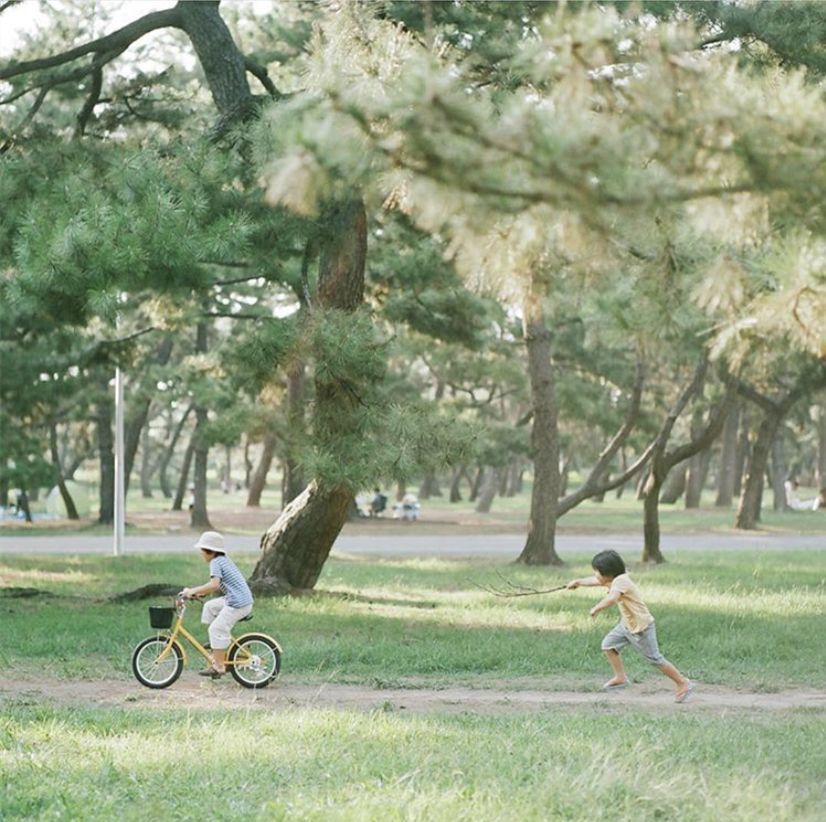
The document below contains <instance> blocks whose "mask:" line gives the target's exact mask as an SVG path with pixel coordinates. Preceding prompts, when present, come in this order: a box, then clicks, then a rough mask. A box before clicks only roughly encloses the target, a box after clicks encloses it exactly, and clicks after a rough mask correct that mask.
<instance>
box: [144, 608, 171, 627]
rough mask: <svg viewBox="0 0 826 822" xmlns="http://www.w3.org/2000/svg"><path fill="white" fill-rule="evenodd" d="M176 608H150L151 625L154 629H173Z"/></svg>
mask: <svg viewBox="0 0 826 822" xmlns="http://www.w3.org/2000/svg"><path fill="white" fill-rule="evenodd" d="M174 614H175V609H174V608H163V607H161V606H160V605H150V606H149V624H150V625H151V626H152V627H153V628H171V627H172V617H173V616H174Z"/></svg>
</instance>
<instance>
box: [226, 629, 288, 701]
mask: <svg viewBox="0 0 826 822" xmlns="http://www.w3.org/2000/svg"><path fill="white" fill-rule="evenodd" d="M227 663H228V665H227V667H228V668H229V671H230V673H231V674H232V676H233V678H234V679H235V681H236V682H237V683H238V684H239V685H243V687H244V688H266V687H267V685H269V684H270V682H272V681H273V680H274V679H275V678H276V677H277V676H278V672H279V671H280V670H281V649H280V648H279V647H278V643H277V642H276V641H275V640H274V639H273V638H272V637H269V636H267V635H266V634H244V636H242V637H240V638H239V639H237V640H236V641H235V642H234V643H233V645H232V647H231V648H230V649H229V653H228V654H227Z"/></svg>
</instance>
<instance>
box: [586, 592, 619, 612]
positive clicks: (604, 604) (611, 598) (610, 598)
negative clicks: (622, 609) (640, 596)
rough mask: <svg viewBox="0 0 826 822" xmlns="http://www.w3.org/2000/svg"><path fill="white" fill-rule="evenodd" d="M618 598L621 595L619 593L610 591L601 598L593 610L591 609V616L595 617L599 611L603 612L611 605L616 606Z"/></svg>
mask: <svg viewBox="0 0 826 822" xmlns="http://www.w3.org/2000/svg"><path fill="white" fill-rule="evenodd" d="M620 597H622V593H621V592H620V591H612V592H611V593H610V594H608V595H607V596H605V597H603V598H602V599H601V600H600V601H599V602H598V603H597V604H596V605H594V607H593V608H591V611H590V613H591V616H592V617H594V616H596V615H597V614H598V613H599V612H600V611H604V610H605V609H606V608H610V607H611V606H612V605H616V604H617V603H618V602H619V601H620Z"/></svg>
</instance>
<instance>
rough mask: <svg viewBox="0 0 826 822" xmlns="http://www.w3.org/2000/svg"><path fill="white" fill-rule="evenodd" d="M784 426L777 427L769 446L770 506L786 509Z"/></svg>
mask: <svg viewBox="0 0 826 822" xmlns="http://www.w3.org/2000/svg"><path fill="white" fill-rule="evenodd" d="M784 433H785V432H784V426H782V425H780V426H778V428H777V433H776V434H775V436H774V439H773V440H772V447H771V457H772V459H771V466H772V470H771V483H772V508H773V509H774V510H775V511H785V510H786V450H785V447H784V442H783V440H784Z"/></svg>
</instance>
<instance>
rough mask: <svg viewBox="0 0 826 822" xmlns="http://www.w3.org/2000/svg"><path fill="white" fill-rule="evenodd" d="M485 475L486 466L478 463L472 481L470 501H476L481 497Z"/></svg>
mask: <svg viewBox="0 0 826 822" xmlns="http://www.w3.org/2000/svg"><path fill="white" fill-rule="evenodd" d="M484 477H485V468H484V466H483V465H477V466H476V471H475V472H474V474H473V479H472V480H471V481H470V496H469V497H468V502H476V500H477V498H478V497H479V489H480V488H481V487H482V480H483V479H484Z"/></svg>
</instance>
